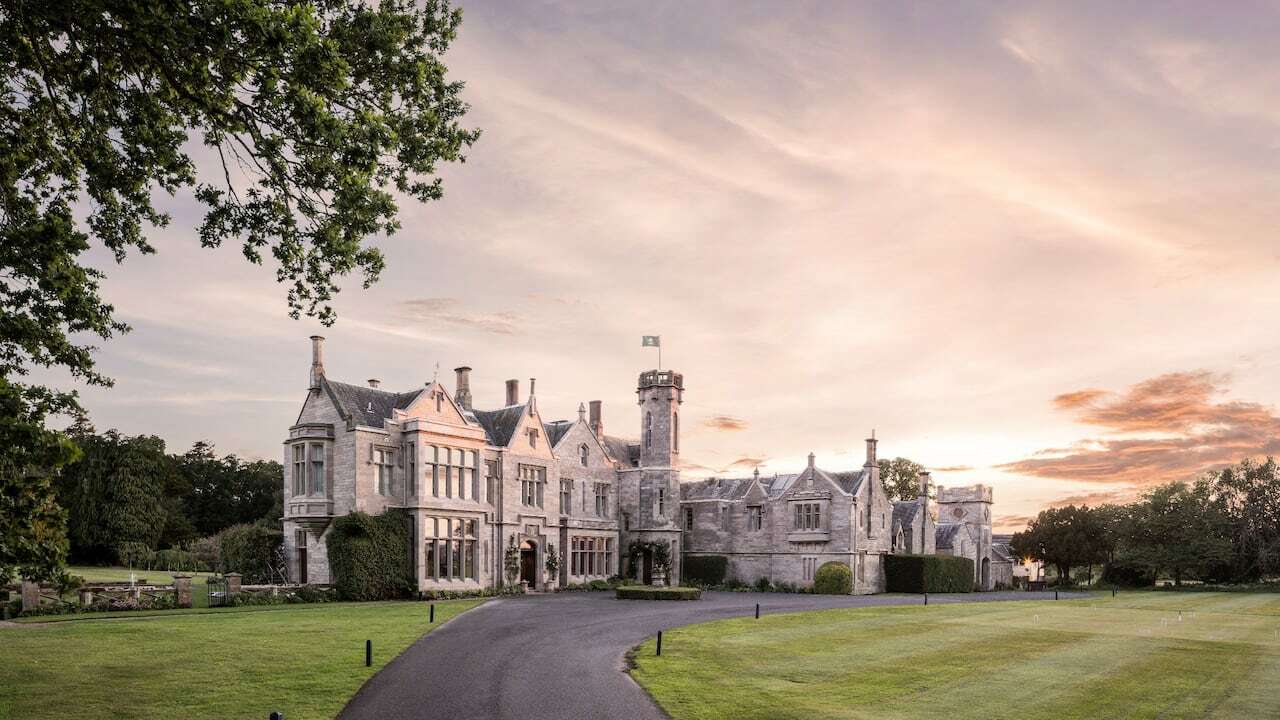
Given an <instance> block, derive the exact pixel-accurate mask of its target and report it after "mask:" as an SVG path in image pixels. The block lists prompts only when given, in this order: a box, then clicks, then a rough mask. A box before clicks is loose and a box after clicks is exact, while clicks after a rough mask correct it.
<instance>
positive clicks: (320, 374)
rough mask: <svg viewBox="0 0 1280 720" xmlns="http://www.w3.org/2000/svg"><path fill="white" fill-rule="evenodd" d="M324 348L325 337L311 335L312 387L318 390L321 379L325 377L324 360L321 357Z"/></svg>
mask: <svg viewBox="0 0 1280 720" xmlns="http://www.w3.org/2000/svg"><path fill="white" fill-rule="evenodd" d="M323 350H324V338H323V337H321V336H319V335H312V336H311V385H310V386H309V387H311V389H312V390H316V389H318V388H319V387H320V381H321V380H323V379H324V360H323V358H322V357H321V356H322V354H323Z"/></svg>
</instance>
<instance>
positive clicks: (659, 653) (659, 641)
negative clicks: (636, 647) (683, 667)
mask: <svg viewBox="0 0 1280 720" xmlns="http://www.w3.org/2000/svg"><path fill="white" fill-rule="evenodd" d="M657 654H658V656H659V657H661V656H662V631H661V630H659V631H658V653H657Z"/></svg>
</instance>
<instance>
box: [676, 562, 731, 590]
mask: <svg viewBox="0 0 1280 720" xmlns="http://www.w3.org/2000/svg"><path fill="white" fill-rule="evenodd" d="M680 570H681V572H683V573H684V581H685V582H687V583H689V584H690V585H705V586H713V585H720V584H722V583H724V576H725V573H726V572H728V570H729V558H727V557H725V556H723V555H690V556H687V557H685V558H684V559H683V562H682V563H681V567H680Z"/></svg>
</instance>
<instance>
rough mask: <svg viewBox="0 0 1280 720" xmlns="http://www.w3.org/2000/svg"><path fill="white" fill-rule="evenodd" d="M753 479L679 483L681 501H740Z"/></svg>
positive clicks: (721, 479) (708, 479) (722, 479)
mask: <svg viewBox="0 0 1280 720" xmlns="http://www.w3.org/2000/svg"><path fill="white" fill-rule="evenodd" d="M754 480H755V478H714V477H712V478H707V479H706V480H694V481H691V482H685V483H680V499H681V500H741V499H743V498H744V497H746V496H747V493H748V492H749V491H750V490H751V483H752V482H753V481H754Z"/></svg>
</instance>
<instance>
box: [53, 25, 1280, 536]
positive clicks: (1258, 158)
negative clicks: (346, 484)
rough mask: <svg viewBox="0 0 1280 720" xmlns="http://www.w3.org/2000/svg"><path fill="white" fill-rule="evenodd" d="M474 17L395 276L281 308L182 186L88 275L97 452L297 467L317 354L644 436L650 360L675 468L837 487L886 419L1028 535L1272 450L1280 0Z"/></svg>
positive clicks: (345, 285) (395, 385)
mask: <svg viewBox="0 0 1280 720" xmlns="http://www.w3.org/2000/svg"><path fill="white" fill-rule="evenodd" d="M462 8H463V11H464V18H465V20H464V22H463V24H462V26H461V30H460V34H459V37H458V40H457V41H456V44H455V45H454V46H453V47H452V48H451V49H450V51H449V53H448V55H447V58H446V59H447V61H448V64H449V72H450V74H451V75H452V76H455V77H456V78H457V79H459V80H462V81H464V82H465V83H466V87H465V90H464V91H463V97H464V98H465V100H466V101H467V102H469V103H470V105H471V110H470V112H469V113H468V115H467V120H468V122H469V123H470V124H471V125H474V126H475V127H478V128H480V129H481V130H482V132H483V134H482V135H481V137H480V139H479V141H478V142H477V143H476V144H475V146H474V147H473V148H472V149H471V150H470V152H469V153H468V156H467V161H466V163H464V164H456V165H451V166H449V167H447V168H442V169H441V175H442V177H443V181H444V197H443V199H442V200H441V201H439V202H435V203H429V204H425V205H422V204H417V203H413V202H410V201H408V200H404V201H402V203H401V209H402V214H403V217H402V220H403V222H402V229H401V230H400V231H399V232H397V233H396V234H394V235H392V236H390V237H383V238H379V239H378V241H377V243H376V244H377V245H378V246H379V247H380V248H382V250H383V252H384V253H385V255H386V260H387V265H386V268H385V270H384V271H383V272H382V276H381V278H380V280H379V282H378V283H376V284H375V285H373V286H372V287H371V288H369V289H367V290H366V289H362V288H361V287H360V283H359V281H358V278H355V277H348V278H347V279H346V280H345V281H344V282H342V283H341V285H342V292H341V293H340V294H339V295H338V296H337V301H336V303H335V309H336V311H337V315H338V318H337V322H336V324H334V325H333V326H332V327H323V326H321V325H320V324H319V323H318V322H315V321H314V320H302V321H295V320H291V319H290V318H289V317H288V315H287V308H286V306H285V301H284V292H285V291H284V289H283V288H282V287H281V286H279V285H277V284H276V282H275V278H274V274H273V273H272V271H271V270H270V269H269V268H264V267H254V266H252V265H250V264H247V263H245V262H244V260H243V258H242V257H240V255H239V252H238V251H237V249H236V248H234V247H226V248H221V249H219V250H216V251H210V250H206V249H202V248H201V247H200V242H199V238H198V234H197V232H196V229H195V228H196V226H197V225H198V224H199V220H200V217H201V214H202V208H201V207H200V206H199V204H198V203H196V202H195V200H194V199H193V198H191V197H190V196H189V195H182V194H179V195H177V196H176V197H174V198H171V199H166V200H164V201H163V202H162V204H163V205H164V207H163V209H164V210H167V211H168V212H170V213H171V214H172V215H173V219H174V220H173V222H172V223H171V225H170V226H169V227H167V228H164V229H160V230H156V231H154V232H152V233H151V235H150V238H151V240H152V242H153V244H154V245H155V247H156V249H157V250H158V252H157V253H156V254H155V255H149V256H141V257H132V258H130V261H129V262H128V263H125V264H123V265H119V266H117V265H115V264H114V263H113V262H112V260H111V257H110V255H109V254H108V253H106V252H100V253H99V254H98V255H96V256H95V257H96V260H97V262H96V264H97V265H98V266H99V267H100V268H102V269H103V270H104V271H105V272H106V273H107V280H106V281H104V283H103V289H104V294H105V296H106V299H107V301H108V302H110V303H112V304H113V305H114V307H115V310H116V312H117V313H118V314H119V316H120V317H121V318H122V319H123V320H125V321H126V322H128V323H129V324H130V325H131V326H132V328H133V329H132V332H130V333H128V334H126V335H122V336H120V337H116V338H113V339H112V340H111V342H109V343H105V344H103V346H102V347H101V348H100V349H99V350H98V351H97V353H96V358H97V359H98V362H99V363H100V367H101V370H102V371H103V372H104V373H105V374H107V375H109V376H111V377H113V378H114V379H115V381H116V384H115V386H114V387H113V388H97V387H88V388H86V387H79V388H78V389H79V391H80V393H81V396H82V399H83V403H84V405H85V407H86V408H87V409H88V410H89V412H90V416H91V419H92V421H93V423H94V425H95V426H96V427H97V428H98V429H100V430H105V429H107V428H112V427H114V428H118V429H120V430H121V431H122V432H127V433H133V434H142V433H145V434H156V435H159V436H161V437H162V438H163V439H164V440H165V441H166V443H167V444H168V446H169V450H170V451H174V452H181V451H182V450H183V449H185V448H186V447H189V446H190V445H191V443H193V442H195V441H197V440H204V441H208V442H211V443H213V444H214V445H215V446H216V448H217V449H218V450H219V451H220V452H234V453H237V454H241V455H245V456H248V457H262V458H269V459H276V460H280V459H282V451H281V442H282V440H284V439H285V437H286V434H287V429H288V428H289V426H290V425H291V424H292V423H293V422H294V420H295V418H296V417H297V414H298V411H299V408H300V407H301V405H302V402H303V400H304V398H305V397H306V393H307V387H308V367H309V364H310V345H309V342H308V339H307V338H308V337H309V336H311V335H323V336H325V337H326V341H325V353H326V357H325V365H326V368H327V371H328V373H329V375H330V376H331V377H333V378H334V379H338V380H342V381H345V382H349V383H352V384H364V383H366V381H367V379H369V378H376V379H378V380H379V381H380V385H381V386H382V387H383V388H386V389H390V390H397V391H407V390H412V389H416V388H420V387H423V385H424V384H425V383H428V382H430V381H432V380H433V379H437V378H438V379H440V380H441V381H442V382H444V383H445V384H446V385H447V386H448V387H449V388H450V389H452V382H453V368H455V367H458V366H463V365H465V366H469V367H471V368H473V371H472V374H471V387H472V392H473V394H474V396H475V404H476V406H477V407H482V408H496V407H500V406H501V405H502V404H503V402H504V394H503V393H504V383H505V381H506V380H508V379H511V378H516V379H519V380H520V382H521V387H522V392H525V393H527V392H528V387H529V380H530V378H536V380H537V384H536V393H537V397H538V404H539V409H540V412H541V413H542V415H543V417H544V419H546V420H556V419H573V418H575V417H577V412H578V408H579V406H580V405H581V404H583V403H587V402H589V401H592V400H600V401H602V404H603V423H604V424H605V426H606V428H607V429H608V430H609V432H610V433H611V434H614V435H618V436H623V437H638V436H639V433H640V418H639V412H638V410H637V408H636V395H635V391H636V380H637V377H638V375H639V373H641V372H643V371H645V370H649V369H653V368H656V367H658V357H657V352H656V351H657V348H654V347H646V346H644V345H642V342H641V338H642V337H643V336H658V337H660V338H661V352H662V359H661V367H662V368H663V369H672V370H676V371H678V372H680V373H682V374H683V376H684V384H685V398H684V399H685V403H684V409H683V411H682V413H683V414H682V428H683V439H682V446H683V447H682V451H683V454H684V459H685V463H686V465H685V468H684V478H685V479H686V480H689V479H695V478H703V477H711V476H715V477H745V476H749V475H750V474H751V473H752V472H753V471H754V470H757V469H758V470H759V472H760V473H762V474H766V473H768V474H772V473H796V472H800V471H801V470H802V469H803V468H804V467H805V463H806V462H807V460H806V458H807V456H808V454H809V453H811V452H812V453H814V455H815V456H816V463H817V466H818V467H821V468H824V469H829V470H833V471H834V470H849V469H854V468H857V467H860V466H861V465H862V463H863V461H864V439H865V438H866V437H868V436H869V434H870V433H871V432H872V431H873V430H874V432H875V434H876V437H877V438H878V439H879V440H880V445H879V448H880V456H881V457H889V458H892V457H906V458H910V459H912V460H915V461H917V462H919V463H921V464H923V465H925V466H926V467H928V468H930V469H931V470H932V471H933V477H934V481H935V482H936V483H938V484H940V485H948V486H951V485H969V484H975V483H983V484H987V485H990V486H991V487H992V488H993V492H994V500H995V502H994V509H995V528H996V530H997V531H1002V530H1003V531H1012V530H1016V529H1019V528H1021V527H1022V526H1023V525H1025V523H1026V522H1027V520H1028V519H1030V518H1032V517H1034V516H1035V514H1036V513H1037V512H1038V511H1039V510H1041V509H1043V508H1045V507H1049V506H1053V505H1061V504H1067V503H1076V504H1079V503H1087V504H1090V505H1095V504H1099V503H1105V502H1112V501H1121V500H1127V499H1129V498H1132V497H1134V496H1135V495H1137V494H1139V493H1141V492H1142V491H1143V490H1144V489H1146V488H1149V487H1151V486H1153V485H1156V484H1160V483H1165V482H1169V481H1173V480H1185V479H1190V478H1194V477H1196V476H1197V475H1198V474H1200V473H1203V472H1205V471H1207V470H1211V469H1214V468H1219V467H1223V466H1225V465H1228V464H1232V463H1235V462H1238V461H1240V460H1241V459H1243V458H1246V457H1259V456H1265V455H1270V454H1280V414H1277V412H1278V411H1277V409H1276V408H1277V404H1280V339H1277V335H1276V333H1275V332H1274V329H1273V325H1274V320H1273V319H1274V318H1275V317H1280V283H1277V282H1276V277H1277V270H1280V249H1278V248H1280V246H1278V245H1277V244H1276V242H1275V239H1274V237H1273V234H1274V228H1276V227H1278V226H1280V205H1277V203H1275V201H1274V198H1275V197H1277V192H1278V191H1280V171H1278V170H1277V168H1280V89H1278V86H1277V85H1276V83H1275V82H1274V81H1273V78H1274V77H1276V76H1277V72H1278V71H1280V48H1278V47H1277V46H1276V44H1275V42H1274V38H1275V32H1276V31H1277V30H1278V29H1280V27H1278V26H1280V13H1277V12H1276V11H1275V10H1274V9H1261V8H1259V7H1257V6H1253V5H1247V4H1244V3H1241V4H1234V5H1231V6H1228V7H1221V6H1218V7H1214V6H1210V5H1208V4H1195V3H1179V4H1175V5H1174V6H1171V8H1170V10H1169V11H1168V12H1166V13H1161V14H1158V15H1157V14H1153V13H1146V14H1143V15H1141V16H1139V15H1137V14H1133V15H1130V14H1129V12H1130V11H1129V9H1128V8H1126V7H1120V6H1114V5H1113V4H1108V3H1087V4H1082V5H1072V6H1062V7H1058V8H1047V7H1044V6H1041V5H1040V4H1038V3H1030V4H1014V5H1004V4H996V5H991V6H987V8H986V9H985V10H984V11H980V12H976V11H974V10H973V8H964V9H963V10H961V9H959V8H957V9H955V10H954V11H953V10H951V9H950V8H949V7H948V6H934V7H931V8H929V11H928V12H923V11H921V10H919V9H914V10H913V9H910V8H907V7H896V6H892V5H875V6H865V7H862V6H858V7H845V6H833V5H831V4H821V5H807V4H806V5H799V4H797V5H785V6H754V5H750V6H748V5H741V4H738V3H727V2H725V3H709V4H697V5H696V6H692V7H690V6H686V5H683V4H674V3H671V4H666V3H664V4H657V5H650V4H645V5H636V6H633V7H615V8H612V9H609V10H607V11H606V10H603V9H594V10H587V9H582V8H579V7H576V6H575V5H574V4H571V3H564V4H557V3H551V4H536V5H535V4H525V3H478V2H477V3H467V2H464V3H462ZM193 155H194V156H196V157H202V158H203V160H202V161H203V162H212V160H211V159H210V158H208V157H204V156H202V155H201V154H200V152H199V149H198V148H196V149H193Z"/></svg>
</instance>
